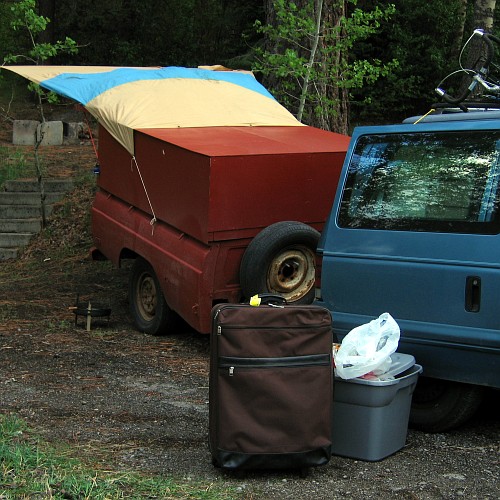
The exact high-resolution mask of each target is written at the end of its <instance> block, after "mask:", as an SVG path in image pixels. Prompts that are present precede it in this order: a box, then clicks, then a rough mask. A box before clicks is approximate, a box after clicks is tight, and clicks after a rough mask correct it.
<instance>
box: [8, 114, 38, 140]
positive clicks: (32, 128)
mask: <svg viewBox="0 0 500 500" xmlns="http://www.w3.org/2000/svg"><path fill="white" fill-rule="evenodd" d="M39 125H40V122H38V121H36V120H14V126H13V131H12V144H16V145H18V146H34V145H35V138H36V132H37V129H38V126H39Z"/></svg>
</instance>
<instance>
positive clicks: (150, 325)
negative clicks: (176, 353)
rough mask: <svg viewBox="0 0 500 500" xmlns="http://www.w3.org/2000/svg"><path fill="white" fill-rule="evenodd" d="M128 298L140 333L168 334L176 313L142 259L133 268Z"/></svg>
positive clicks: (138, 259)
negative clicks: (169, 305)
mask: <svg viewBox="0 0 500 500" xmlns="http://www.w3.org/2000/svg"><path fill="white" fill-rule="evenodd" d="M128 298H129V305H130V312H131V314H132V318H133V320H134V323H135V325H136V327H137V328H138V330H139V331H141V332H144V333H149V334H151V335H164V334H165V333H167V330H168V329H169V326H171V323H172V321H173V316H174V314H175V313H174V312H173V311H172V310H171V309H170V307H168V304H167V303H166V301H165V298H164V297H163V293H162V291H161V288H160V283H159V281H158V278H157V276H156V274H155V272H154V270H153V268H152V267H151V265H150V264H149V262H147V261H146V260H144V259H142V258H137V259H136V260H135V262H134V265H133V266H132V270H131V273H130V280H129V289H128Z"/></svg>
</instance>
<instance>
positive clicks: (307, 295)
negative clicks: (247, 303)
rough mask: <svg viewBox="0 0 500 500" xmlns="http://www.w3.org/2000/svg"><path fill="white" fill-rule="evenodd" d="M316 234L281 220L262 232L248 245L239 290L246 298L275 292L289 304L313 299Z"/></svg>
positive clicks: (317, 233)
mask: <svg viewBox="0 0 500 500" xmlns="http://www.w3.org/2000/svg"><path fill="white" fill-rule="evenodd" d="M318 241H319V232H318V231H316V230H315V229H313V228H312V227H311V226H308V225H307V224H303V223H302V222H294V221H283V222H277V223H275V224H272V225H270V226H268V227H266V228H265V229H263V230H262V231H261V232H260V233H259V234H257V236H255V238H254V239H253V240H252V241H251V242H250V244H249V245H248V247H247V249H246V250H245V253H244V254H243V258H242V261H241V266H240V285H241V290H242V293H243V295H244V297H246V298H247V299H248V298H250V297H251V296H253V295H255V294H257V293H265V292H268V293H276V294H279V295H282V296H283V297H284V298H285V299H286V300H287V302H288V303H295V304H310V303H311V302H312V301H313V300H314V284H315V277H316V247H317V246H318Z"/></svg>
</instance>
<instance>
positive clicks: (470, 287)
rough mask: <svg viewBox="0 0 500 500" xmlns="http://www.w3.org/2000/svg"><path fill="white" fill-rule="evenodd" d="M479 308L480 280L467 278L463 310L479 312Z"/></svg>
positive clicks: (478, 278) (475, 277)
mask: <svg viewBox="0 0 500 500" xmlns="http://www.w3.org/2000/svg"><path fill="white" fill-rule="evenodd" d="M480 307H481V278H480V277H479V276H467V279H466V280H465V310H466V311H468V312H479V309H480Z"/></svg>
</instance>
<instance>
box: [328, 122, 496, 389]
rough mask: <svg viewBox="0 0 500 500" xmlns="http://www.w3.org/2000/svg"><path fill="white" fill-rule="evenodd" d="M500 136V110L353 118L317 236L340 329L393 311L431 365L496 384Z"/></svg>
mask: <svg viewBox="0 0 500 500" xmlns="http://www.w3.org/2000/svg"><path fill="white" fill-rule="evenodd" d="M499 140H500V121H498V120H485V121H484V122H483V121H473V120H468V121H465V122H462V121H456V120H453V121H451V122H443V121H440V122H439V123H423V124H418V125H412V124H403V125H389V126H377V127H360V128H358V129H355V131H354V133H353V137H352V140H351V144H350V146H349V150H348V153H347V156H346V160H345V163H344V168H343V171H342V174H341V178H340V183H339V188H338V190H337V193H336V197H335V200H334V204H333V208H332V212H331V214H330V216H329V218H328V221H327V223H326V225H325V229H324V231H323V234H322V237H321V240H320V244H319V253H320V254H321V255H322V258H323V261H322V274H321V302H322V305H324V306H325V307H328V308H329V309H330V310H331V311H332V313H333V317H334V322H333V325H334V330H335V332H336V334H337V335H338V337H339V338H343V336H344V335H345V334H347V333H348V332H349V331H350V330H351V329H352V328H354V327H356V326H358V325H360V324H363V323H366V322H368V321H370V320H371V319H373V318H374V317H377V316H378V315H380V314H381V313H383V312H389V313H390V314H391V315H392V316H393V317H394V318H395V319H396V321H397V322H398V324H399V325H400V328H401V340H400V348H399V350H400V351H401V352H405V353H408V354H413V355H414V356H415V358H416V359H417V362H418V363H419V364H421V365H423V368H424V374H425V375H426V376H430V377H436V378H442V379H445V380H452V381H459V382H466V383H471V384H479V385H488V386H492V387H500V307H499V306H500V234H499V232H500V231H499V227H500V213H499V212H500V209H499V206H498V200H499V193H500V189H498V185H499V182H498V179H499V176H500V168H499V167H498V164H499V163H498V157H499V156H500V153H499V150H500V148H499V147H498V144H500V142H499ZM425 169H429V172H425ZM370 183H373V185H372V184H370Z"/></svg>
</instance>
